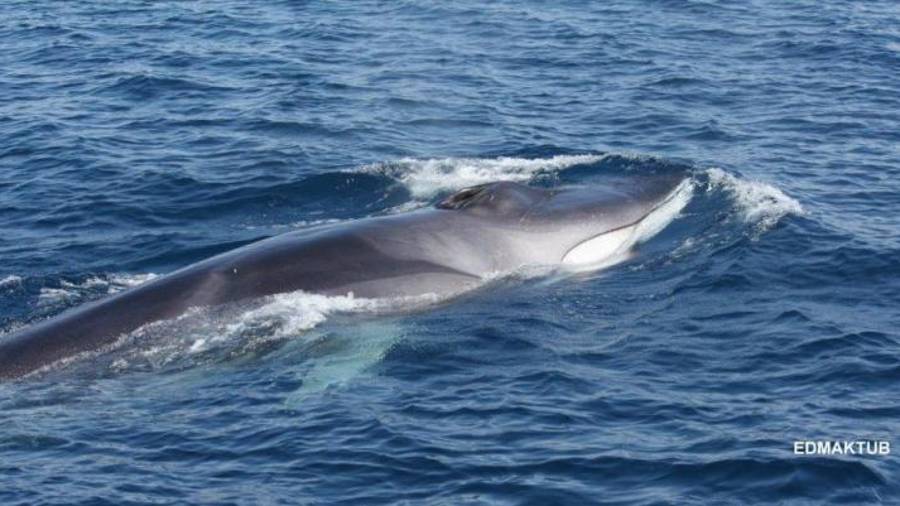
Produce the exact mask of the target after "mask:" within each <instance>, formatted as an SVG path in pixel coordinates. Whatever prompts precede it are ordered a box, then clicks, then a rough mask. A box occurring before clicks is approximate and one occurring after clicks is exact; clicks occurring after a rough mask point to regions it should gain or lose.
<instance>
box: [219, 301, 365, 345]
mask: <svg viewBox="0 0 900 506" xmlns="http://www.w3.org/2000/svg"><path fill="white" fill-rule="evenodd" d="M378 306H379V301H377V300H375V299H365V298H357V297H354V296H353V294H352V293H350V294H348V295H341V296H327V295H319V294H314V293H306V292H302V291H300V292H291V293H282V294H278V295H273V296H270V297H268V298H267V302H266V303H265V304H264V305H262V306H261V307H258V308H255V309H252V310H250V311H247V312H245V313H243V314H241V315H240V316H239V317H238V319H237V321H235V322H233V323H230V324H229V325H227V326H226V329H227V331H228V333H230V334H234V335H236V334H240V333H241V332H242V331H243V330H245V329H248V328H254V327H258V326H259V325H261V324H265V325H268V326H271V324H272V322H277V331H276V335H275V336H274V337H286V336H290V335H295V334H299V333H301V332H303V331H306V330H309V329H311V328H313V327H315V326H317V325H319V324H320V323H322V322H324V321H325V320H326V319H327V318H328V315H329V314H332V313H338V312H363V311H372V310H374V309H376V308H377V307H378Z"/></svg>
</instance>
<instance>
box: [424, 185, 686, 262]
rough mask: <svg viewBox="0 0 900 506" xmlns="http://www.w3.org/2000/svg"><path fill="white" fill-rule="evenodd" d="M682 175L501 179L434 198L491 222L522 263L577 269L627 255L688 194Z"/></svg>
mask: <svg viewBox="0 0 900 506" xmlns="http://www.w3.org/2000/svg"><path fill="white" fill-rule="evenodd" d="M690 192H691V187H690V183H689V180H688V179H687V178H686V177H685V176H684V175H683V174H681V175H649V176H623V177H607V178H604V179H603V181H602V184H593V185H589V186H577V187H561V188H540V187H532V186H527V185H524V184H521V183H516V182H510V181H500V182H493V183H487V184H481V185H477V186H472V187H469V188H465V189H462V190H460V191H457V192H456V193H454V194H452V195H450V196H449V197H447V198H445V199H444V200H442V201H441V202H440V203H438V204H437V207H438V208H439V209H445V210H451V211H455V212H459V213H464V214H465V215H467V216H471V217H473V218H477V219H478V220H479V221H483V222H486V223H487V224H490V225H491V226H492V227H491V230H492V233H495V234H498V235H502V236H505V237H506V238H508V239H509V241H508V242H511V243H512V244H513V245H514V247H515V249H516V250H517V251H518V252H519V253H521V255H520V256H521V257H522V258H521V261H523V262H526V263H541V264H563V265H567V266H571V267H575V268H581V267H594V266H603V265H608V264H610V263H615V262H618V261H621V260H622V259H623V258H627V256H628V254H629V252H630V251H631V249H632V247H633V246H634V245H635V244H637V243H639V242H641V241H644V240H646V239H648V238H649V237H652V236H653V235H655V234H656V233H658V232H659V231H660V230H661V229H662V228H663V227H665V226H666V225H667V224H668V223H669V222H671V221H672V220H673V219H674V218H675V217H677V215H678V213H679V212H680V211H681V209H682V208H683V207H684V206H685V205H686V204H687V202H688V200H689V199H690Z"/></svg>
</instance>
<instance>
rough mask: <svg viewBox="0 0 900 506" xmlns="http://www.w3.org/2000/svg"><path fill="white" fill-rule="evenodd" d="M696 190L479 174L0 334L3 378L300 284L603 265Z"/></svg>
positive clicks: (435, 281)
mask: <svg viewBox="0 0 900 506" xmlns="http://www.w3.org/2000/svg"><path fill="white" fill-rule="evenodd" d="M689 191H690V183H689V180H688V179H686V178H685V176H684V175H683V174H677V175H627V176H620V177H613V178H608V179H607V180H606V181H605V184H603V185H596V186H590V187H565V186H564V187H560V188H551V189H548V188H537V187H531V186H526V185H523V184H519V183H514V182H508V181H504V182H493V183H483V184H479V185H476V186H473V187H469V188H465V189H463V190H460V191H458V192H456V193H454V194H452V195H450V196H449V197H447V198H445V199H444V200H442V201H440V202H439V203H438V204H437V205H436V206H434V207H432V208H428V209H419V210H416V211H412V212H407V213H401V214H395V215H390V216H381V217H375V218H367V219H362V220H357V221H351V222H344V223H337V224H329V225H324V226H320V227H315V228H313V229H311V230H305V231H301V232H292V233H287V234H283V235H280V236H276V237H272V238H270V239H266V240H263V241H260V242H257V243H253V244H250V245H248V246H245V247H242V248H238V249H236V250H233V251H231V252H226V253H224V254H221V255H218V256H215V257H213V258H210V259H208V260H205V261H202V262H199V263H197V264H194V265H191V266H189V267H186V268H184V269H181V270H178V271H176V272H174V273H172V274H169V275H167V276H163V277H160V278H158V279H154V280H152V281H150V282H148V283H146V284H144V285H141V286H138V287H136V288H132V289H130V290H126V291H123V292H121V293H119V294H116V295H114V296H112V297H109V298H107V299H103V300H100V301H97V302H94V303H90V304H87V305H85V306H82V307H77V308H75V309H72V310H70V311H68V312H65V313H63V314H61V315H59V316H57V317H55V318H52V319H50V320H47V321H45V322H41V323H39V324H37V325H35V326H33V327H30V328H26V329H24V330H22V331H21V332H19V333H16V334H13V335H11V336H7V337H5V338H3V339H2V341H0V378H15V377H20V376H23V375H27V374H30V373H32V372H34V371H37V370H40V369H42V368H45V367H47V366H50V365H52V364H55V363H58V362H60V361H65V360H67V359H71V357H74V356H78V355H79V354H83V353H85V352H91V351H96V350H101V349H104V348H106V347H110V346H113V345H115V343H116V342H117V341H118V340H119V338H120V337H121V336H123V335H127V334H129V333H131V332H134V331H135V330H136V329H140V328H142V327H144V326H146V325H148V324H152V323H153V322H158V321H160V320H171V319H175V318H178V317H180V316H182V315H184V314H185V313H186V312H188V311H189V310H191V309H192V308H198V307H216V306H221V305H226V304H229V303H233V302H235V301H241V300H247V299H257V298H261V297H267V296H272V295H277V294H286V293H292V292H298V291H301V292H305V293H312V294H321V295H325V296H350V297H351V298H352V297H357V298H360V299H365V300H369V299H373V300H384V299H397V298H404V297H407V298H409V297H412V298H415V297H422V296H426V297H432V298H434V299H445V298H448V297H452V296H454V295H457V294H460V293H464V292H466V291H470V290H472V289H474V288H476V287H478V286H480V285H482V284H483V283H484V281H485V280H486V279H489V278H491V277H493V276H496V275H497V274H498V273H505V272H510V271H513V270H515V269H519V268H521V267H523V266H528V265H542V266H565V267H568V268H574V269H584V268H598V267H602V266H606V265H609V264H611V263H615V262H616V261H619V260H621V259H623V258H627V254H628V251H630V249H631V248H632V247H633V246H634V245H635V244H637V243H639V242H641V241H642V240H645V239H646V238H647V237H649V236H652V235H653V234H655V233H656V232H658V231H659V230H661V229H662V228H663V227H664V226H665V225H666V224H667V223H668V222H669V221H671V220H672V219H673V218H674V217H675V216H676V215H677V214H678V212H679V211H680V210H681V208H683V207H684V205H685V204H686V203H687V200H688V198H689V196H688V195H689Z"/></svg>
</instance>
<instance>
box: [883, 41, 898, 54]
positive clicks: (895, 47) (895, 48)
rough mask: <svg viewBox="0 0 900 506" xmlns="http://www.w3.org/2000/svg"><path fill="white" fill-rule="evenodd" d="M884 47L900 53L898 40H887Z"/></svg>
mask: <svg viewBox="0 0 900 506" xmlns="http://www.w3.org/2000/svg"><path fill="white" fill-rule="evenodd" d="M885 47H886V48H888V49H890V50H891V51H896V52H898V53H900V42H888V43H887V45H886V46H885Z"/></svg>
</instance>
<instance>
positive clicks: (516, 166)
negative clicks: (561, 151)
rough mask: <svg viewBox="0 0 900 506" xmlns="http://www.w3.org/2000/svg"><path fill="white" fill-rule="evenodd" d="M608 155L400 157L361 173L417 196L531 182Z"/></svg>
mask: <svg viewBox="0 0 900 506" xmlns="http://www.w3.org/2000/svg"><path fill="white" fill-rule="evenodd" d="M606 156H607V155H558V156H553V157H549V158H517V157H505V156H502V157H497V158H425V159H416V158H402V159H400V160H397V161H395V162H388V163H380V164H375V165H368V166H364V167H363V168H362V169H360V170H361V171H362V172H369V173H376V174H381V175H385V176H388V177H391V178H393V179H396V180H398V181H400V182H401V183H402V184H403V185H405V186H406V187H407V188H408V189H409V191H410V193H411V195H412V196H413V197H414V198H417V199H427V198H433V197H434V196H435V195H437V194H439V193H441V192H445V191H449V190H457V189H460V188H465V187H467V186H474V185H478V184H482V183H489V182H492V181H530V180H532V179H534V178H535V177H536V176H538V175H540V174H544V173H549V172H558V171H561V170H565V169H567V168H569V167H573V166H576V165H585V164H594V163H597V162H599V161H601V160H603V158H604V157H606Z"/></svg>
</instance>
